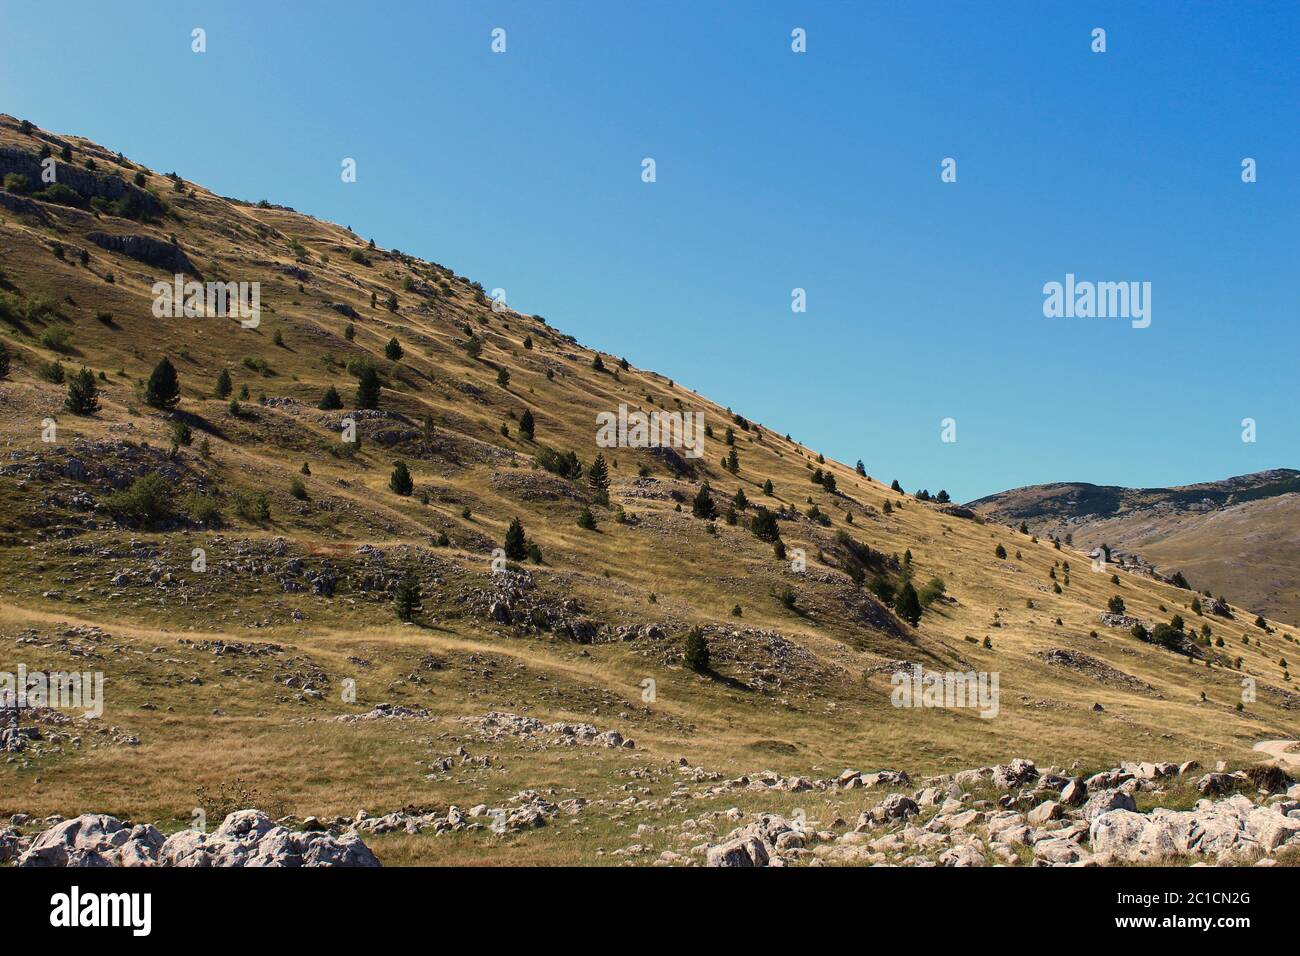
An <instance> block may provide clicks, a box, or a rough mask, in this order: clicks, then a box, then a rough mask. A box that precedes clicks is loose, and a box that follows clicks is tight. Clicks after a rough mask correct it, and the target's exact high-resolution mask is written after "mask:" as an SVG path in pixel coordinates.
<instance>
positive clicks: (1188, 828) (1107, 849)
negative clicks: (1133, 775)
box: [1090, 794, 1300, 863]
mask: <svg viewBox="0 0 1300 956" xmlns="http://www.w3.org/2000/svg"><path fill="white" fill-rule="evenodd" d="M1297 833H1300V820H1297V819H1295V818H1293V817H1290V816H1288V815H1286V814H1283V813H1282V812H1281V811H1280V810H1279V809H1278V808H1277V807H1271V806H1266V807H1259V806H1256V805H1255V804H1254V803H1252V802H1251V801H1250V799H1249V798H1247V797H1244V796H1241V795H1240V794H1238V795H1237V796H1233V797H1229V798H1228V799H1226V800H1220V801H1217V802H1216V801H1211V800H1201V801H1199V802H1198V803H1197V804H1196V808H1195V809H1193V810H1186V811H1179V810H1165V809H1163V808H1158V809H1156V810H1153V811H1152V812H1151V813H1150V814H1149V815H1146V814H1141V813H1134V812H1132V811H1129V810H1112V811H1110V812H1108V813H1103V814H1101V815H1100V816H1098V817H1097V818H1096V819H1094V820H1093V821H1092V826H1091V829H1090V842H1091V845H1092V850H1093V852H1094V853H1095V854H1098V855H1099V856H1104V857H1105V858H1106V859H1107V862H1125V863H1141V862H1160V861H1162V860H1168V859H1169V858H1171V857H1174V856H1179V855H1201V854H1213V855H1214V856H1216V857H1217V858H1218V859H1219V860H1220V861H1221V862H1228V863H1248V862H1251V861H1253V860H1254V859H1255V858H1256V857H1259V856H1263V855H1264V854H1267V853H1271V852H1272V851H1274V850H1276V849H1277V848H1278V847H1280V846H1281V845H1282V844H1283V843H1286V842H1287V841H1288V840H1290V839H1292V838H1293V837H1294V836H1295V835H1296V834H1297Z"/></svg>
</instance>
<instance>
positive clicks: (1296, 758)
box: [1253, 740, 1300, 770]
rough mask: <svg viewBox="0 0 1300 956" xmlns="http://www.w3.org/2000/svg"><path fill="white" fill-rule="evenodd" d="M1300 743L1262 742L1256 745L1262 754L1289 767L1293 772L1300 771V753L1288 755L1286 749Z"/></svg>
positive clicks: (1255, 747) (1292, 741)
mask: <svg viewBox="0 0 1300 956" xmlns="http://www.w3.org/2000/svg"><path fill="white" fill-rule="evenodd" d="M1296 743H1300V741H1295V740H1261V741H1260V742H1259V743H1257V744H1255V746H1254V748H1253V749H1255V750H1258V751H1259V752H1260V753H1266V754H1268V755H1269V756H1270V757H1272V758H1274V759H1275V760H1277V761H1278V762H1279V763H1281V764H1283V765H1285V766H1289V767H1290V768H1291V769H1293V770H1300V753H1287V752H1286V749H1287V748H1288V747H1291V746H1293V745H1295V744H1296Z"/></svg>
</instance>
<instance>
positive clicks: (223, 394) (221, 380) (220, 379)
mask: <svg viewBox="0 0 1300 956" xmlns="http://www.w3.org/2000/svg"><path fill="white" fill-rule="evenodd" d="M234 390H235V386H234V384H233V383H232V382H231V381H230V369H226V368H223V369H222V370H221V374H220V375H218V376H217V387H216V389H214V390H213V394H215V395H216V396H217V398H229V397H230V393H231V392H233V391H234Z"/></svg>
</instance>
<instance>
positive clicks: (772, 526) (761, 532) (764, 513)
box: [749, 506, 781, 541]
mask: <svg viewBox="0 0 1300 956" xmlns="http://www.w3.org/2000/svg"><path fill="white" fill-rule="evenodd" d="M749 530H750V531H752V532H753V533H754V537H756V538H758V540H760V541H776V540H777V539H778V538H780V537H781V529H780V528H779V527H778V526H777V523H776V515H774V514H773V513H772V512H770V511H768V510H767V509H766V508H764V507H761V506H760V507H759V509H758V510H757V511H756V512H754V517H753V518H751V519H750V520H749Z"/></svg>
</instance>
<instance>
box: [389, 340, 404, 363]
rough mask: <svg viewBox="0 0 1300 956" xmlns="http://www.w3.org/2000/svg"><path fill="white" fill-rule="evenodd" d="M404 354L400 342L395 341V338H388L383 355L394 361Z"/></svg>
mask: <svg viewBox="0 0 1300 956" xmlns="http://www.w3.org/2000/svg"><path fill="white" fill-rule="evenodd" d="M405 354H406V353H405V352H404V351H403V350H402V343H401V342H399V341H397V339H396V338H391V339H389V340H388V344H387V345H385V346H384V355H385V356H386V357H387V358H388V360H389V361H390V362H396V361H397V360H398V359H400V358H401V357H402V356H403V355H405Z"/></svg>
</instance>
